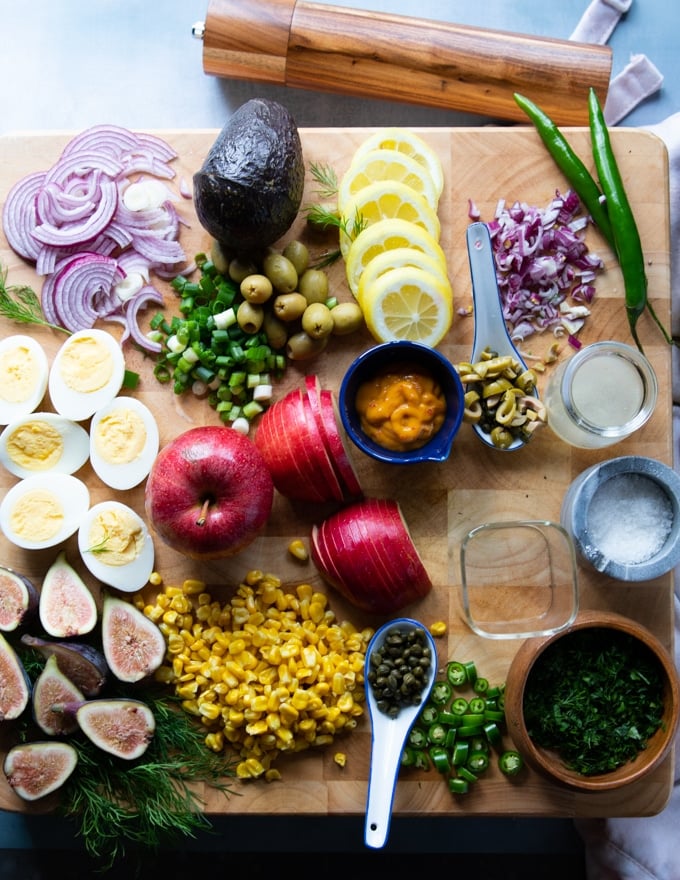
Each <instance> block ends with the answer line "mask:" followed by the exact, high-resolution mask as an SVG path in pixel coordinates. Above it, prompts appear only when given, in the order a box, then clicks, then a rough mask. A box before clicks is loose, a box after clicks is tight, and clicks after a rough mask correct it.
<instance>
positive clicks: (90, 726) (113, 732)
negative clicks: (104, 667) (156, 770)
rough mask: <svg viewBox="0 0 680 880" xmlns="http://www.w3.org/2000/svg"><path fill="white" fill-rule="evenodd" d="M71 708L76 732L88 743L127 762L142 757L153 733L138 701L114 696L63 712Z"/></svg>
mask: <svg viewBox="0 0 680 880" xmlns="http://www.w3.org/2000/svg"><path fill="white" fill-rule="evenodd" d="M72 709H75V715H76V719H77V721H78V725H79V726H80V729H81V730H82V732H83V733H84V734H85V736H86V737H87V738H88V739H89V740H91V742H93V743H94V744H95V745H96V746H97V747H98V748H100V749H102V751H104V752H108V753H109V754H111V755H116V756H117V757H118V758H124V759H125V760H128V761H130V760H132V759H133V758H139V757H140V755H143V754H144V752H145V751H146V749H147V747H148V745H149V743H150V742H151V740H152V739H153V735H154V732H155V730H156V719H155V718H154V715H153V712H152V711H151V709H150V708H149V707H148V706H147V705H146V703H142V702H141V700H130V699H125V698H124V697H115V698H112V699H110V700H89V701H86V702H84V703H80V704H79V705H78V704H70V705H69V704H67V705H66V706H64V711H67V712H68V711H71V710H72Z"/></svg>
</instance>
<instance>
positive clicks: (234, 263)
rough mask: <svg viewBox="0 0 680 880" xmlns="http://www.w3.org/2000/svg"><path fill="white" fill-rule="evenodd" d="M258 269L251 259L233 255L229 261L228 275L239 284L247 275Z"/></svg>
mask: <svg viewBox="0 0 680 880" xmlns="http://www.w3.org/2000/svg"><path fill="white" fill-rule="evenodd" d="M257 271H258V269H257V266H256V265H255V263H253V262H252V261H251V260H244V259H242V258H241V257H234V259H233V260H230V262H229V270H228V273H227V274H228V275H229V277H230V278H231V280H232V281H234V282H235V283H236V284H240V283H241V282H242V281H243V279H244V278H246V277H247V276H248V275H254V274H255V273H256V272H257Z"/></svg>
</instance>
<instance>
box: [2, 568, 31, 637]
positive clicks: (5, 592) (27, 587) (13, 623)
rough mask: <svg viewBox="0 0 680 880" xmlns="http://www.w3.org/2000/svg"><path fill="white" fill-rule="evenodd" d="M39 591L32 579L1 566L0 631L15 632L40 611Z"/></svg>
mask: <svg viewBox="0 0 680 880" xmlns="http://www.w3.org/2000/svg"><path fill="white" fill-rule="evenodd" d="M38 597H39V593H38V590H37V588H36V587H35V585H34V584H33V582H32V581H30V580H29V579H28V578H27V577H24V575H22V574H18V572H16V571H13V570H12V569H11V568H6V567H5V566H0V631H2V632H13V631H14V630H15V629H18V628H19V627H20V626H22V625H24V624H26V623H30V621H31V620H32V619H33V618H34V617H35V616H36V614H37V612H38Z"/></svg>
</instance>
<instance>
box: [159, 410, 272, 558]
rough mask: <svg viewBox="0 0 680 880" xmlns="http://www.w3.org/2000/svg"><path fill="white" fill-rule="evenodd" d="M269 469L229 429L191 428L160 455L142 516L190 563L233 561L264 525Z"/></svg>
mask: <svg viewBox="0 0 680 880" xmlns="http://www.w3.org/2000/svg"><path fill="white" fill-rule="evenodd" d="M273 500H274V484H273V482H272V478H271V476H270V474H269V470H268V469H267V466H266V464H265V462H264V459H263V458H262V455H261V454H260V452H259V450H258V449H257V448H256V447H255V445H254V444H253V443H252V442H251V441H250V440H249V439H248V437H246V436H244V435H243V434H240V433H239V432H238V431H236V430H234V429H233V428H229V427H227V426H223V427H222V426H212V425H207V426H204V427H198V428H190V429H189V430H188V431H185V432H184V433H182V434H180V435H179V436H177V437H176V438H175V439H174V440H172V441H171V442H170V443H169V444H168V445H167V446H164V447H163V448H162V449H161V451H160V452H159V453H158V456H157V457H156V460H155V462H154V464H153V467H152V468H151V473H150V474H149V476H148V478H147V483H146V491H145V508H146V515H147V517H148V519H149V522H150V524H151V526H153V528H154V529H155V531H156V532H157V533H158V535H159V536H160V537H161V538H162V539H163V540H164V541H165V542H166V544H169V545H170V546H171V547H173V548H174V549H175V550H177V551H179V552H180V553H183V554H184V555H185V556H189V557H191V558H192V559H219V558H222V557H227V556H234V555H235V554H236V553H239V552H240V551H241V550H244V549H245V548H246V547H247V546H248V545H249V544H251V543H252V542H253V541H254V540H255V538H256V537H257V535H258V534H259V532H260V531H261V530H262V528H263V526H264V525H265V523H266V522H267V519H268V518H269V515H270V513H271V509H272V503H273Z"/></svg>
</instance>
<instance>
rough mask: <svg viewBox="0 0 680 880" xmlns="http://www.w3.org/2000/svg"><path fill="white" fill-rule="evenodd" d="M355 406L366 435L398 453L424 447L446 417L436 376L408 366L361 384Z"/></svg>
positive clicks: (444, 402) (443, 399)
mask: <svg viewBox="0 0 680 880" xmlns="http://www.w3.org/2000/svg"><path fill="white" fill-rule="evenodd" d="M355 406H356V409H357V412H358V413H359V418H360V420H361V427H362V429H363V431H364V433H365V434H367V435H368V436H369V437H370V438H371V439H372V440H373V441H374V442H375V443H378V444H379V445H380V446H383V447H384V448H385V449H391V450H393V451H396V452H408V451H409V450H411V449H419V448H420V447H421V446H424V445H425V444H426V443H427V442H428V440H430V438H431V437H433V436H434V435H435V434H436V433H437V431H438V430H439V429H440V428H441V426H442V424H443V423H444V417H445V416H446V400H445V397H444V393H443V391H442V390H441V388H440V386H439V384H438V383H437V382H436V380H435V379H434V377H433V376H431V375H429V374H428V373H425V372H422V371H421V370H419V369H418V368H413V367H410V366H409V365H401V366H399V365H397V366H394V367H392V366H391V367H389V369H387V370H385V371H384V372H381V373H378V374H377V375H376V376H374V377H372V378H371V379H369V380H367V381H366V382H364V383H363V384H362V385H360V387H359V389H358V391H357V395H356V400H355Z"/></svg>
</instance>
